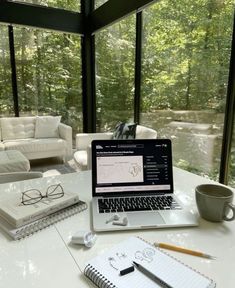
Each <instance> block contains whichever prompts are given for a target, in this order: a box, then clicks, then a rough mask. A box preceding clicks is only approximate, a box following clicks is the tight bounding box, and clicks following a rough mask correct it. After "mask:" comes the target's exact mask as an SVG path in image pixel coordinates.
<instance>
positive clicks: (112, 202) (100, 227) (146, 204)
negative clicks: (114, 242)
mask: <svg viewBox="0 0 235 288" xmlns="http://www.w3.org/2000/svg"><path fill="white" fill-rule="evenodd" d="M172 170H173V169H172V148H171V141H170V140H169V139H138V140H94V141H92V218H93V229H94V230H95V231H114V230H129V229H144V228H146V229H147V228H165V227H180V226H197V225H198V222H197V217H196V216H195V215H194V214H193V213H191V212H190V211H186V209H185V208H184V207H183V205H182V203H180V201H179V199H177V198H176V196H175V195H174V190H173V171H172ZM114 215H117V216H115V217H116V218H118V217H120V218H119V219H116V218H115V219H114V221H111V220H112V218H113V216H114ZM123 220H124V221H123ZM126 220H127V221H126Z"/></svg>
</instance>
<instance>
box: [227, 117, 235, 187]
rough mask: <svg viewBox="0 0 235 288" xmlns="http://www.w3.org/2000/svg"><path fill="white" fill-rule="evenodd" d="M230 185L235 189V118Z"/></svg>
mask: <svg viewBox="0 0 235 288" xmlns="http://www.w3.org/2000/svg"><path fill="white" fill-rule="evenodd" d="M234 113H235V112H234ZM228 184H229V185H230V186H232V187H234V188H235V118H234V123H233V141H232V149H231V154H230V165H229V183H228Z"/></svg>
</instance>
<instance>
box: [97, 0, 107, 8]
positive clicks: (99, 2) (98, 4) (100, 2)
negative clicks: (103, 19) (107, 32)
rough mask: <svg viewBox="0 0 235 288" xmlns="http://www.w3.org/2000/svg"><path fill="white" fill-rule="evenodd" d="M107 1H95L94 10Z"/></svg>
mask: <svg viewBox="0 0 235 288" xmlns="http://www.w3.org/2000/svg"><path fill="white" fill-rule="evenodd" d="M107 1H108V0H95V9H97V8H98V7H100V6H102V5H103V4H104V3H106V2H107Z"/></svg>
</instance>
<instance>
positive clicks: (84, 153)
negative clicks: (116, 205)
mask: <svg viewBox="0 0 235 288" xmlns="http://www.w3.org/2000/svg"><path fill="white" fill-rule="evenodd" d="M112 137H113V133H112V132H103V133H78V134H77V135H76V150H77V151H76V152H75V153H74V155H73V157H74V161H75V163H76V164H77V166H78V168H79V169H80V170H87V169H88V170H89V169H91V142H92V140H106V139H107V140H108V139H112ZM155 138H157V132H156V131H155V130H153V129H151V128H148V127H145V126H141V125H137V126H136V135H135V139H155Z"/></svg>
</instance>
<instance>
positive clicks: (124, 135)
mask: <svg viewBox="0 0 235 288" xmlns="http://www.w3.org/2000/svg"><path fill="white" fill-rule="evenodd" d="M136 126H137V124H136V123H124V122H121V123H119V124H118V125H117V126H116V127H115V130H114V132H113V139H135V131H136Z"/></svg>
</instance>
